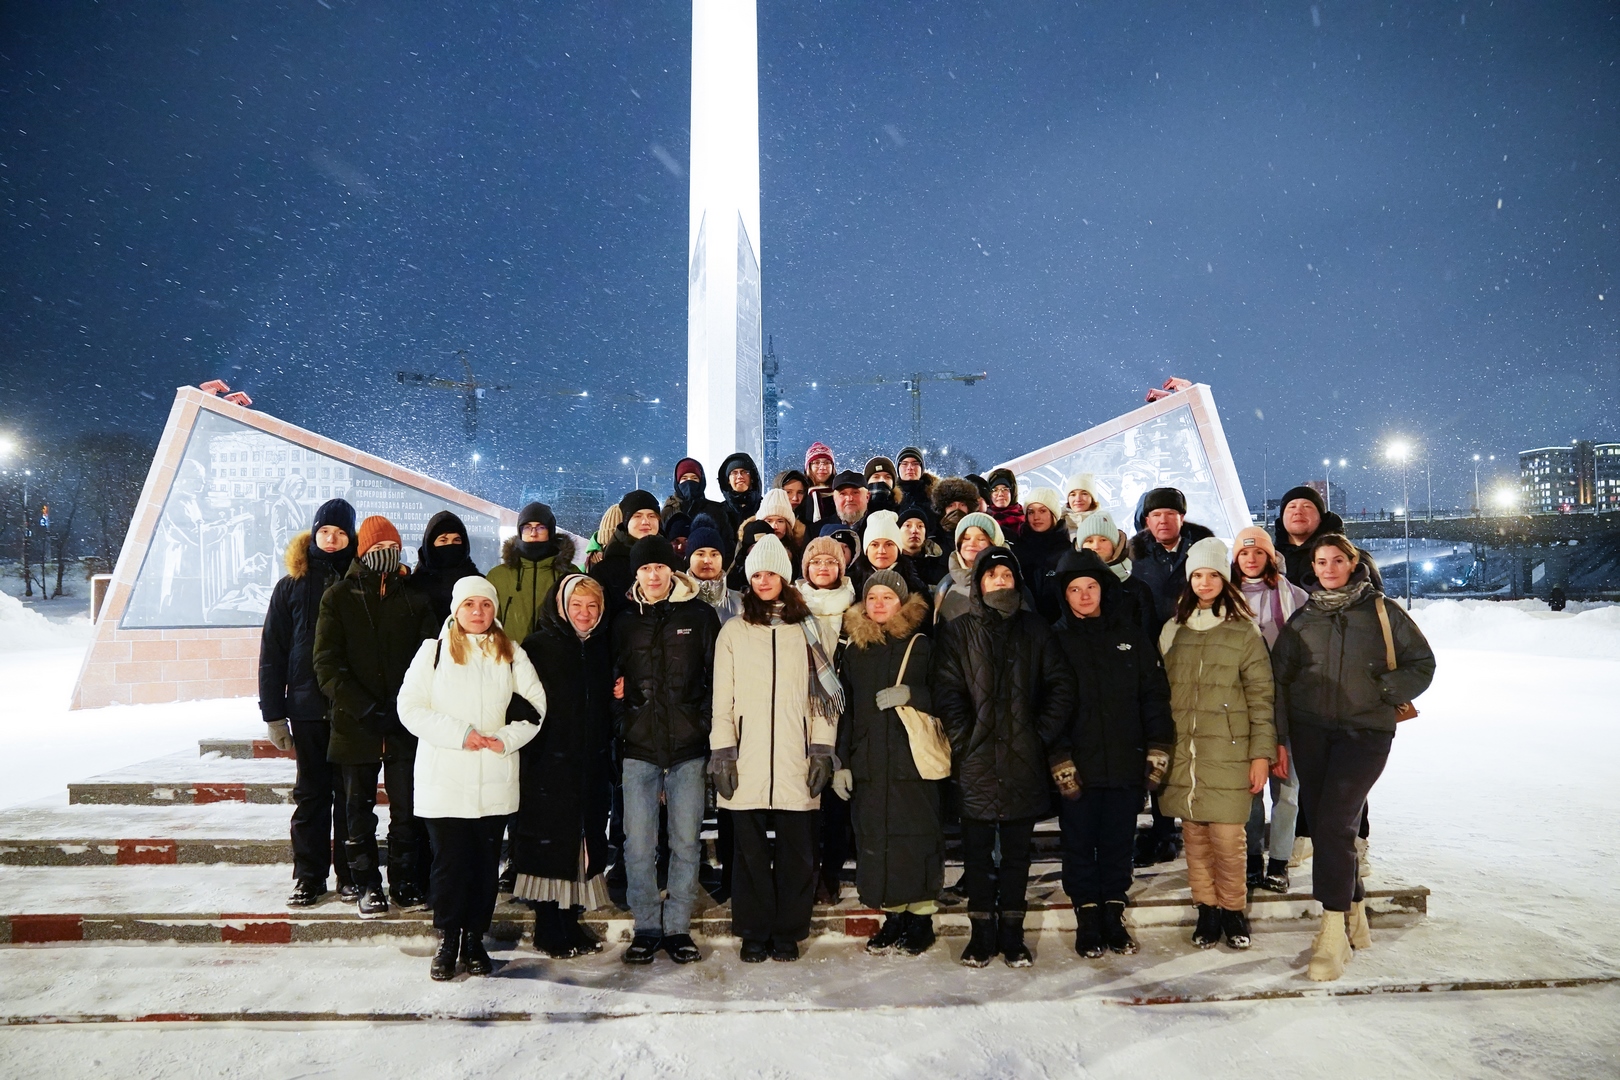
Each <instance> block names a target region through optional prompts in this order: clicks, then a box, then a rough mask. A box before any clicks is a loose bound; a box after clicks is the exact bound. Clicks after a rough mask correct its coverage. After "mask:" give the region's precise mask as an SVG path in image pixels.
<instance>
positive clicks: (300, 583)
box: [259, 529, 354, 723]
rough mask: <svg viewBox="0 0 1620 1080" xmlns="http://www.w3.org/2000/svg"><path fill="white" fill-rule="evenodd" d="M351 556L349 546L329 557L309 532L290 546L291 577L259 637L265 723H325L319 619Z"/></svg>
mask: <svg viewBox="0 0 1620 1080" xmlns="http://www.w3.org/2000/svg"><path fill="white" fill-rule="evenodd" d="M353 554H354V546H353V545H352V544H351V545H350V546H349V547H346V548H344V549H343V550H342V551H340V552H337V553H336V555H337V556H338V558H334V557H333V556H332V555H328V554H327V553H326V552H324V551H322V550H320V549H319V548H317V547H316V546H315V545H314V543H313V541H312V538H311V534H310V532H309V531H308V530H307V529H306V530H305V531H304V532H301V533H299V534H298V535H297V536H295V537H293V538H292V540H291V541H290V542H289V543H288V544H287V552H286V555H285V559H286V563H287V576H286V577H284V578H282V579H281V580H280V581H278V582H276V587H275V591H273V592H272V593H271V594H270V607H269V609H268V610H267V611H265V613H264V632H263V634H262V635H260V638H259V712H260V714H261V715H262V716H263V717H264V719H265V722H266V723H269V722H270V721H272V720H304V721H309V720H325V719H326V710H327V707H328V702H327V700H326V695H325V694H323V693H321V685H320V682H319V680H317V679H316V678H315V621H316V619H317V618H318V617H319V616H320V613H321V596H322V594H324V593H325V592H326V590H327V589H328V588H329V587H330V586H332V585H334V584H336V583H337V582H338V581H340V580H342V578H343V570H345V569H347V568H348V565H349V563H350V562H352V561H353ZM334 564H336V565H334ZM339 567H341V569H340V568H339Z"/></svg>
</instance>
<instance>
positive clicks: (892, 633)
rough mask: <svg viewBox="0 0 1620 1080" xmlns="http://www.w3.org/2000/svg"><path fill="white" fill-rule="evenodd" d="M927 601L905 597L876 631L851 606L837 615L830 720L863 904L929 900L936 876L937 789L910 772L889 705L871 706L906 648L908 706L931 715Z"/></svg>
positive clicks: (941, 868)
mask: <svg viewBox="0 0 1620 1080" xmlns="http://www.w3.org/2000/svg"><path fill="white" fill-rule="evenodd" d="M928 615H929V603H928V597H927V596H926V595H925V594H922V593H913V594H912V595H911V596H910V597H909V598H908V599H907V600H906V602H905V604H903V605H902V606H901V608H900V610H899V611H897V612H896V613H895V614H894V616H893V617H892V618H891V619H890V620H889V621H888V622H887V623H885V624H883V625H882V626H879V625H878V624H877V623H875V622H873V621H872V620H871V619H869V618H867V616H866V612H865V610H864V609H863V608H862V607H861V606H860V605H856V606H855V607H852V608H850V609H849V610H848V611H846V612H844V634H845V635H846V636H847V638H848V643H847V644H846V645H844V646H843V649H842V652H841V654H840V657H839V664H838V667H839V675H840V677H841V678H842V679H843V683H844V715H843V718H842V719H841V720H840V721H839V724H838V756H839V759H840V760H842V761H843V763H844V767H845V768H846V769H848V770H849V771H850V773H851V774H852V775H853V778H854V783H855V787H854V791H853V792H852V793H851V797H850V802H849V809H850V819H851V821H852V823H853V824H854V826H855V843H856V848H857V855H856V860H855V889H856V892H857V893H858V894H859V895H860V898H861V903H863V904H865V905H866V906H867V907H874V908H881V907H893V906H896V905H899V904H914V903H919V902H921V901H924V900H932V899H934V898H935V897H937V896H938V895H939V890H940V888H941V887H942V886H943V885H944V879H945V834H944V832H943V829H942V825H941V821H940V785H939V781H937V780H924V779H923V778H922V777H921V776H919V775H918V774H917V763H916V761H915V759H913V758H912V756H911V742H910V740H909V739H908V738H907V736H906V728H905V725H904V724H902V723H901V722H900V716H899V714H898V713H896V712H895V711H894V710H893V709H879V708H878V707H877V700H876V699H877V692H878V691H879V690H884V689H887V688H888V687H891V686H893V685H895V683H896V681H897V679H898V676H899V674H900V663H901V661H902V660H904V658H905V655H906V645H907V643H908V642H909V641H911V640H912V639H913V638H914V637H915V638H916V644H915V645H914V646H912V649H911V660H910V661H909V662H908V663H907V664H906V685H907V686H908V687H910V688H911V701H910V702H909V703H908V704H910V705H912V706H914V707H915V708H917V709H920V710H922V711H923V712H933V700H932V697H931V695H930V694H929V691H928V672H929V667H930V660H931V653H930V643H929V640H928V639H927V638H926V637H924V636H923V635H922V633H921V627H922V626H923V624H924V622H925V621H926V620H927V618H928Z"/></svg>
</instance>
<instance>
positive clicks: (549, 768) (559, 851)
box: [512, 586, 613, 881]
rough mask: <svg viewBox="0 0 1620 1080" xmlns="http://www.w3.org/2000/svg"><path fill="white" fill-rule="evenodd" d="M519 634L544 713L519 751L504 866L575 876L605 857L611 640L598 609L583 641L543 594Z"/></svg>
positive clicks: (590, 871)
mask: <svg viewBox="0 0 1620 1080" xmlns="http://www.w3.org/2000/svg"><path fill="white" fill-rule="evenodd" d="M543 604H544V606H543V607H542V609H541V611H540V614H539V617H538V618H537V619H536V629H535V631H534V632H533V633H532V634H530V635H529V636H528V638H527V639H525V640H524V642H523V651H524V652H525V653H527V654H528V657H529V660H530V662H532V663H533V664H534V670H535V673H536V674H538V675H539V676H540V684H541V685H542V686H544V687H545V689H546V719H545V723H543V724H542V725H541V726H540V734H538V735H536V736H535V737H534V739H533V741H531V742H530V743H529V744H528V745H527V746H525V747H524V748H523V749H522V750H520V751H519V753H520V754H521V755H522V771H521V773H520V779H519V784H520V790H521V793H522V794H521V798H520V801H519V803H518V812H517V815H516V816H515V817H514V818H513V819H512V866H513V868H514V869H516V870H517V872H518V873H520V874H530V875H533V876H535V877H547V878H558V879H560V880H563V881H573V880H575V879H576V878H575V875H576V874H579V873H580V869H581V868H580V866H579V852H580V848H581V846H582V845H583V847H584V850H585V867H584V874H585V875H586V877H590V876H593V875H595V874H599V873H601V872H602V871H603V870H604V869H605V868H606V865H607V820H608V805H609V802H610V800H611V797H612V765H613V643H612V641H611V640H610V637H609V633H608V624H607V620H606V617H605V616H604V618H603V621H602V622H599V623H597V625H596V629H595V631H593V632H592V634H591V636H590V637H589V638H587V639H586V640H584V641H581V640H580V639H579V635H578V634H576V633H574V628H573V627H572V626H571V625H569V624H568V623H567V622H566V621H565V620H564V619H563V618H562V616H561V614H559V613H558V611H557V589H556V587H555V586H553V587H552V588H551V590H550V591H549V592H548V593H547V594H546V597H545V599H544V601H543Z"/></svg>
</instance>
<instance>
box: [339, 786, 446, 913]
mask: <svg viewBox="0 0 1620 1080" xmlns="http://www.w3.org/2000/svg"><path fill="white" fill-rule="evenodd" d="M339 768H340V769H341V770H342V772H343V794H344V808H345V813H346V814H347V816H348V819H349V836H348V843H347V850H348V855H349V873H350V874H351V875H352V876H353V879H354V883H355V884H356V885H358V886H360V887H361V888H363V889H365V888H372V887H381V885H382V868H381V867H380V866H378V864H377V775H378V773H381V774H382V778H383V789H384V790H385V791H387V792H388V884H389V885H391V886H393V887H394V888H396V889H397V888H399V886H401V885H404V884H406V883H409V884H413V885H415V886H417V887H418V888H421V885H422V879H423V877H424V874H423V873H422V870H423V869H424V866H423V863H424V862H425V859H426V855H427V852H426V850H425V848H426V844H425V843H424V842H423V829H422V822H421V820H420V819H419V818H417V816H416V814H415V811H414V807H415V805H416V778H415V776H414V775H413V774H414V772H415V769H416V759H415V758H414V757H410V758H405V759H403V760H400V761H383V762H381V763H374V764H370V765H341V766H339Z"/></svg>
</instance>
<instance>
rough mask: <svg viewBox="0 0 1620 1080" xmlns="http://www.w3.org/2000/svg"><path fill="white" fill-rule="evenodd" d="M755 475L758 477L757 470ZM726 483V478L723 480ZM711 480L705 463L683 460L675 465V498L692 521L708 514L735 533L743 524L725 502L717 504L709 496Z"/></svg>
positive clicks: (690, 459)
mask: <svg viewBox="0 0 1620 1080" xmlns="http://www.w3.org/2000/svg"><path fill="white" fill-rule="evenodd" d="M754 475H755V476H756V477H758V475H759V472H758V470H757V469H756V470H755V472H754ZM721 482H722V483H723V482H724V477H722V478H721ZM708 485H709V478H708V476H707V474H705V473H704V471H703V463H702V462H701V461H699V460H698V459H697V458H689V457H688V458H681V460H679V461H677V462H676V463H675V488H674V498H675V500H676V502H678V503H680V511H681V513H683V514H685V515H686V519H687V520H688V521H691V520H693V519H695V518H696V517H697V516H698V515H699V514H708V515H709V516H710V517H712V518H713V519H714V520H715V521H719V522H724V523H725V524H726V526H727V528H728V530H729V531H730V532H733V533H735V532H736V531H737V527H738V526H739V525H741V524H742V523H743V519H742V518H740V517H738V516H737V515H736V514H735V513H734V512H733V511H732V509H731V506H730V505H729V504H727V503H725V502H716V501H715V500H714V499H711V498H709V495H708Z"/></svg>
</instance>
